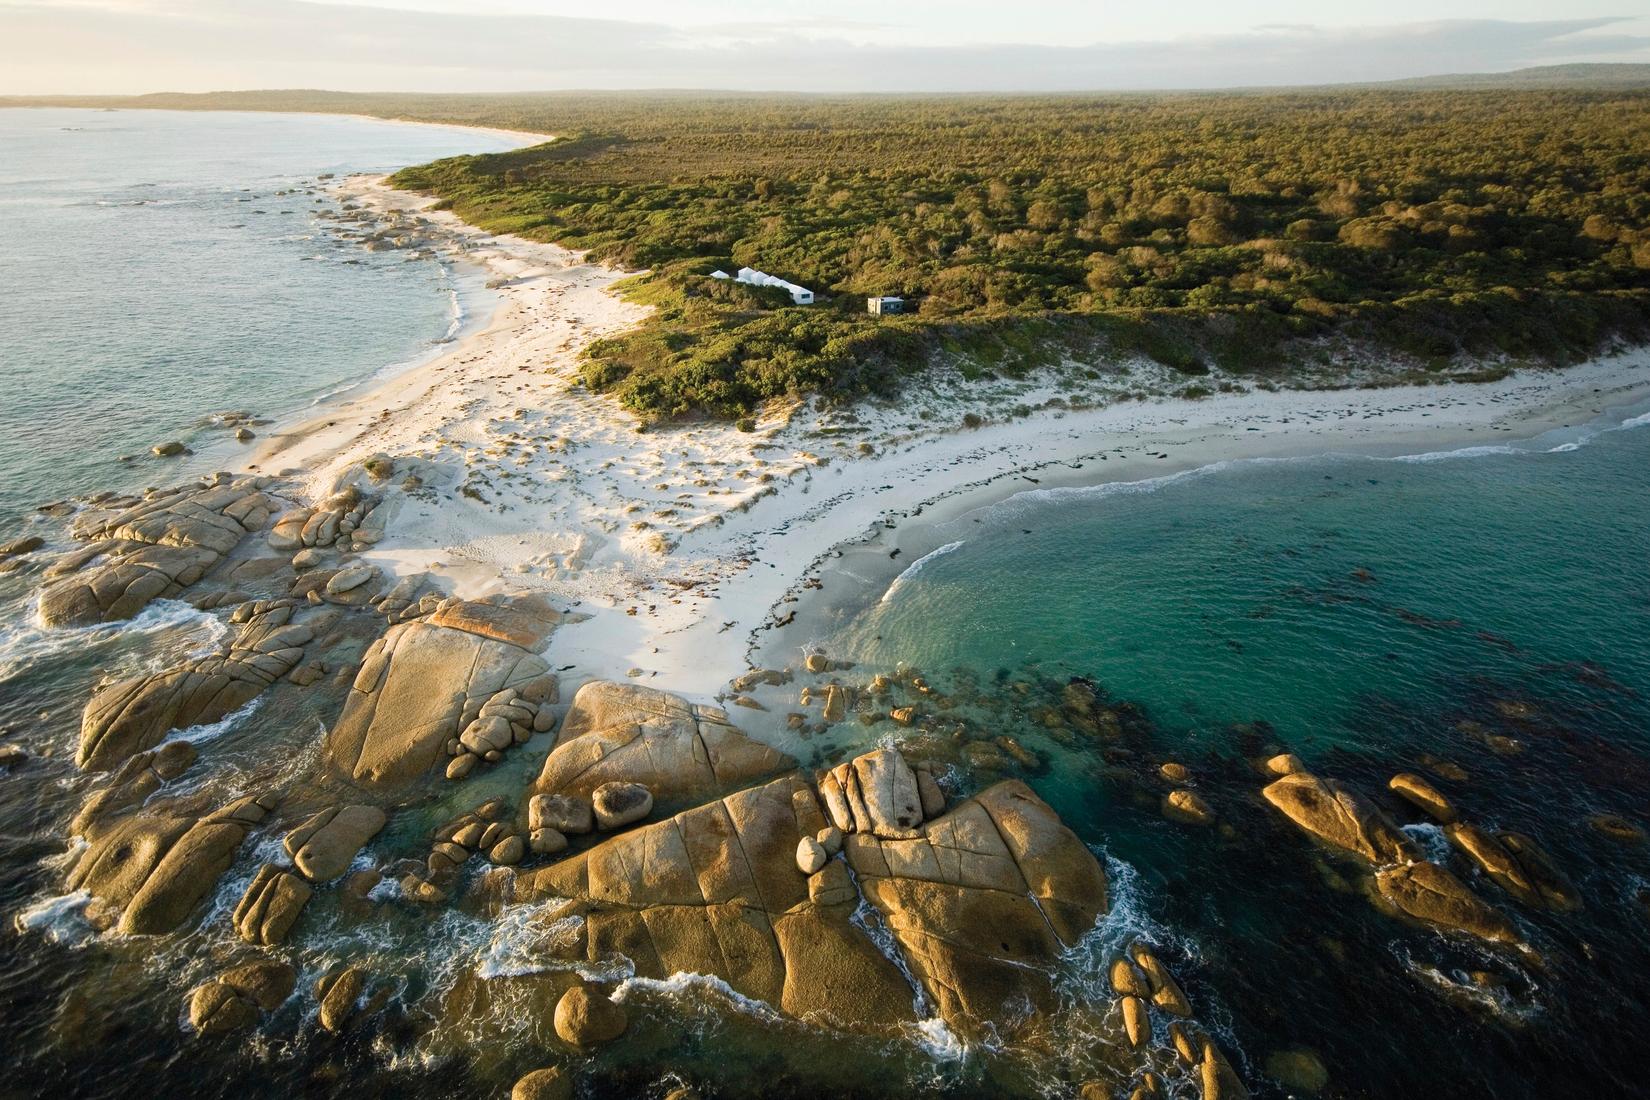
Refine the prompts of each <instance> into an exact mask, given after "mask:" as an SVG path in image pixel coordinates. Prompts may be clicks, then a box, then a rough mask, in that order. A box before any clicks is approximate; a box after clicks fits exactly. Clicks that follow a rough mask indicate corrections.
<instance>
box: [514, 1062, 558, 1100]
mask: <svg viewBox="0 0 1650 1100" xmlns="http://www.w3.org/2000/svg"><path fill="white" fill-rule="evenodd" d="M572 1095H573V1082H572V1080H571V1079H570V1078H569V1077H568V1076H567V1074H566V1073H563V1072H562V1070H561V1068H560V1067H559V1066H549V1067H547V1068H545V1069H536V1070H534V1071H533V1072H531V1073H529V1074H526V1075H525V1076H523V1077H522V1078H521V1079H520V1080H519V1081H517V1082H516V1085H515V1087H514V1088H512V1089H511V1090H510V1100H571V1097H572Z"/></svg>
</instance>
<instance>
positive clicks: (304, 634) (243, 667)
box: [75, 600, 314, 771]
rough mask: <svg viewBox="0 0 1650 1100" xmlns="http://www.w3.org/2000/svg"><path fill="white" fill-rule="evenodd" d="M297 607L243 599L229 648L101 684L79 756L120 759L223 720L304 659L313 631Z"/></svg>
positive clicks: (84, 718)
mask: <svg viewBox="0 0 1650 1100" xmlns="http://www.w3.org/2000/svg"><path fill="white" fill-rule="evenodd" d="M296 610H297V605H296V604H294V603H293V602H292V601H290V600H276V601H271V602H268V603H264V602H259V603H247V604H242V605H241V606H239V607H237V608H236V609H235V611H234V613H233V614H232V616H231V618H230V621H231V622H233V623H238V624H240V631H239V633H238V634H237V635H236V637H235V640H234V641H233V642H232V643H231V644H230V645H229V647H228V648H227V649H226V650H224V651H223V652H221V653H216V654H212V655H209V656H206V657H200V658H197V659H195V660H192V661H189V662H187V663H185V664H182V665H179V666H177V667H175V668H171V669H167V670H166V671H165V672H162V673H159V674H158V675H153V676H134V677H131V678H130V679H126V680H120V681H117V682H115V683H113V684H110V685H108V686H107V687H104V688H102V689H100V690H99V691H98V692H97V693H96V694H95V695H93V696H92V699H91V701H90V702H89V703H87V704H86V709H85V711H84V712H83V713H82V715H81V718H80V745H79V748H78V749H77V750H76V752H75V763H76V764H78V765H79V766H80V767H82V768H85V769H88V770H99V771H100V770H106V769H109V768H113V767H116V766H117V765H119V764H120V763H121V762H122V761H124V760H126V759H127V758H128V757H130V756H132V755H133V754H134V753H139V752H143V751H144V750H146V749H150V748H153V747H154V746H155V745H157V744H159V743H160V742H161V740H162V739H164V738H165V737H166V735H167V734H168V733H170V732H171V731H172V730H175V729H188V728H189V727H191V726H200V725H206V724H209V723H212V722H216V721H219V720H220V719H223V718H225V717H227V716H229V715H230V714H232V713H234V711H236V710H237V709H239V708H240V707H243V706H245V705H246V704H247V703H249V702H251V701H252V700H253V699H255V698H257V697H258V696H259V695H260V694H262V693H263V691H264V690H265V689H266V688H268V687H269V686H270V685H271V684H273V683H274V682H275V681H276V680H278V679H280V678H281V677H282V676H285V675H286V674H287V673H289V672H291V671H292V670H293V669H294V668H295V667H297V665H298V663H299V662H300V661H302V660H303V657H304V649H303V647H304V646H305V645H307V644H308V643H309V642H310V641H311V640H312V639H313V638H314V632H313V631H312V630H311V628H310V627H308V626H306V625H304V624H303V623H300V622H293V615H294V612H295V611H296Z"/></svg>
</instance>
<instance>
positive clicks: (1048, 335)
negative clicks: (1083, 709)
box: [126, 89, 1650, 416]
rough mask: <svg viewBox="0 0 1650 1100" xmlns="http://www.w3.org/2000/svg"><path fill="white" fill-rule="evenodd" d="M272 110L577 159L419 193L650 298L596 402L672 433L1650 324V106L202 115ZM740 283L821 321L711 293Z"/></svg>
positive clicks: (707, 108) (445, 179)
mask: <svg viewBox="0 0 1650 1100" xmlns="http://www.w3.org/2000/svg"><path fill="white" fill-rule="evenodd" d="M175 98H176V97H170V98H168V99H167V101H166V102H161V101H160V100H159V99H158V98H156V97H148V98H147V99H146V100H144V101H126V102H127V103H128V104H130V105H144V104H145V103H146V104H147V105H151V106H171V105H177V104H176V103H174V102H172V99H175ZM254 104H256V106H257V107H258V108H259V109H272V108H273V107H274V106H276V105H283V104H284V105H285V106H287V107H288V108H289V109H301V110H329V111H354V112H360V113H364V114H378V115H386V116H395V117H404V118H419V119H427V120H432V121H435V120H440V121H452V122H463V123H473V124H479V125H488V126H501V127H510V128H515V129H522V130H531V131H538V132H546V133H554V134H557V135H561V140H559V141H557V142H555V143H554V144H550V145H542V146H536V147H533V148H529V149H523V150H518V151H515V152H509V153H501V154H493V155H485V156H470V157H455V158H451V159H448V160H442V161H438V162H436V163H434V164H430V165H425V166H422V167H419V168H412V169H408V170H406V171H404V172H402V173H400V174H399V175H398V176H397V177H396V180H397V182H398V183H399V184H401V185H403V186H407V187H414V188H420V189H425V190H429V191H432V192H434V193H436V194H438V195H440V196H441V198H442V199H443V201H444V203H445V204H446V205H448V206H450V207H451V208H452V209H454V210H455V211H456V212H458V213H459V214H460V215H461V216H462V217H464V218H465V219H466V220H468V221H471V222H473V223H475V224H478V225H482V226H484V227H486V228H489V229H492V230H495V231H508V232H514V233H521V234H524V235H527V236H529V237H533V238H536V239H541V240H553V241H558V242H561V243H563V244H566V245H569V246H571V247H575V248H584V249H590V250H592V251H593V252H594V254H595V255H596V256H597V257H598V258H600V259H603V260H610V261H612V262H615V263H618V264H623V265H628V266H632V267H637V268H644V267H645V268H648V269H649V270H650V272H651V274H650V275H649V276H648V278H647V279H645V280H643V281H642V282H641V283H640V285H638V286H637V287H636V288H635V289H634V290H633V292H632V293H634V294H637V295H639V296H641V297H644V298H645V299H647V300H649V301H652V302H654V303H656V304H657V305H658V306H659V309H658V311H657V313H656V315H655V317H654V319H653V320H652V321H651V322H649V323H648V324H646V325H644V326H643V327H642V328H640V329H638V330H635V331H633V332H631V333H629V334H626V335H623V336H621V337H618V338H615V339H612V340H607V341H604V342H602V343H600V344H598V345H597V346H596V347H595V348H593V349H592V352H591V358H590V362H589V364H588V365H587V368H586V379H587V381H588V382H589V383H590V384H591V385H592V386H594V387H596V388H598V389H603V390H609V391H613V392H615V393H616V394H617V395H618V396H619V397H620V398H621V399H622V400H623V401H624V402H625V403H626V404H627V405H628V406H630V407H631V408H633V409H635V410H636V411H638V412H640V413H643V414H644V415H650V416H660V415H676V414H681V413H687V412H693V411H708V412H714V413H721V414H739V413H743V412H746V411H748V410H750V409H752V408H753V407H755V406H756V405H757V404H758V403H760V402H761V401H763V400H765V399H767V398H771V397H775V396H782V395H789V394H796V393H802V392H818V393H824V394H828V395H842V396H852V395H855V394H860V393H865V392H886V391H888V390H890V389H891V388H892V387H893V386H894V385H895V383H896V382H897V380H898V378H899V376H900V375H901V374H902V373H903V372H906V371H908V370H910V369H911V368H912V367H913V366H919V365H921V364H924V363H926V362H928V361H929V360H930V359H931V357H932V356H933V354H934V353H935V352H936V351H939V350H943V349H954V350H960V351H964V352H967V351H975V352H980V353H982V354H984V355H986V356H987V357H989V358H992V359H994V360H996V361H997V362H998V363H999V364H1000V365H1003V366H1010V367H1012V366H1013V365H1015V364H1016V363H1022V364H1024V363H1031V362H1037V361H1042V360H1044V359H1046V358H1047V357H1048V356H1049V355H1051V354H1056V355H1078V356H1080V355H1084V354H1089V353H1091V352H1092V353H1099V352H1103V351H1105V350H1108V349H1109V350H1112V351H1136V352H1143V353H1145V354H1150V355H1152V356H1154V357H1156V358H1159V359H1161V360H1163V361H1164V362H1167V363H1169V364H1170V365H1172V366H1175V367H1177V368H1179V369H1181V370H1184V371H1187V372H1190V373H1197V372H1200V371H1202V370H1204V369H1206V367H1207V366H1208V365H1209V364H1210V363H1218V364H1220V365H1222V366H1225V367H1228V368H1231V369H1234V370H1239V371H1244V372H1249V373H1257V374H1267V373H1272V372H1281V371H1284V370H1287V369H1288V366H1289V358H1290V355H1291V354H1292V352H1291V350H1290V349H1300V348H1305V347H1308V346H1311V345H1312V344H1314V343H1318V344H1321V343H1323V341H1313V339H1312V338H1316V337H1333V338H1335V339H1336V342H1339V341H1343V340H1344V341H1346V342H1354V343H1356V344H1358V345H1361V346H1365V347H1368V346H1375V347H1384V348H1390V349H1393V350H1395V351H1398V352H1401V353H1404V354H1406V355H1407V356H1409V357H1411V358H1413V359H1416V360H1418V361H1422V362H1428V361H1430V362H1432V363H1435V364H1438V365H1445V364H1449V363H1458V362H1460V361H1462V360H1465V359H1476V358H1482V357H1502V356H1511V357H1518V358H1528V359H1539V360H1545V361H1559V362H1561V361H1566V360H1570V359H1573V358H1575V357H1578V356H1582V355H1585V354H1588V353H1590V352H1592V351H1594V350H1596V349H1597V348H1598V347H1600V346H1601V345H1602V344H1603V343H1604V342H1606V341H1608V340H1611V339H1616V338H1620V337H1626V338H1630V339H1642V338H1644V337H1645V336H1646V329H1647V327H1650V92H1646V91H1641V90H1632V89H1628V90H1603V91H1577V90H1528V91H1506V90H1498V91H1474V90H1452V91H1432V90H1409V89H1403V90H1393V89H1362V90H1325V91H1311V92H1292V93H1238V94H1198V95H1191V94H1187V95H1111V96H1018V97H1005V96H991V97H987V96H899V97H892V96H884V97H855V96H791V95H776V96H763V95H736V94H716V95H704V94H686V93H684V94H659V93H645V94H644V93H635V94H622V95H595V94H589V95H584V94H577V95H575V94H545V95H535V96H347V95H338V94H334V93H308V92H292V93H248V94H247V95H245V96H235V95H229V96H219V97H214V99H213V102H212V105H213V106H217V107H252V106H254ZM196 105H200V103H199V101H196ZM741 265H749V266H752V267H758V268H761V269H762V270H764V271H768V272H772V273H773V274H776V275H780V276H783V277H785V278H787V279H790V280H793V281H795V282H798V283H801V284H803V285H804V286H808V287H811V288H813V289H814V290H816V291H817V292H819V294H820V295H821V302H820V304H818V305H816V306H813V307H795V306H792V305H790V303H789V299H788V298H786V297H784V296H783V294H778V293H775V292H772V291H765V290H758V289H755V288H747V287H744V286H741V285H737V284H729V283H727V282H723V281H718V280H710V279H706V278H704V277H703V276H704V275H705V274H706V273H708V272H710V271H711V270H713V269H715V268H718V267H723V268H728V269H729V270H731V269H732V268H733V267H737V266H741ZM872 294H898V295H903V296H906V297H907V298H908V299H910V301H911V304H912V312H911V313H909V314H907V315H905V316H904V317H900V318H885V319H880V320H879V319H877V318H872V317H869V316H867V315H866V314H865V312H864V301H863V299H864V297H865V296H867V295H872Z"/></svg>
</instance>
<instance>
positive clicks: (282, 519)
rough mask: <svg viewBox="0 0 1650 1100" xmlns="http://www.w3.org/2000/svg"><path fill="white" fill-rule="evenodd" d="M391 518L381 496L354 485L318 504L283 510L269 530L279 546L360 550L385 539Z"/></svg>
mask: <svg viewBox="0 0 1650 1100" xmlns="http://www.w3.org/2000/svg"><path fill="white" fill-rule="evenodd" d="M388 518H389V516H388V511H387V509H386V508H385V506H384V505H383V504H381V503H380V502H379V500H378V498H376V497H373V496H369V495H366V494H363V493H362V492H361V491H360V490H359V489H357V488H355V487H353V486H351V487H348V488H345V489H343V490H341V491H339V492H337V493H334V494H333V495H332V496H330V497H328V498H327V499H326V500H325V501H323V502H322V503H321V504H319V505H318V506H316V507H314V508H293V509H290V510H288V511H285V512H282V513H281V514H280V515H279V516H277V517H276V519H275V524H274V526H273V527H271V528H270V530H269V545H270V547H271V548H272V549H275V550H300V549H303V548H305V547H312V546H320V547H336V548H337V549H339V550H353V551H356V552H360V551H362V550H365V549H367V548H368V547H370V546H373V545H375V544H377V543H378V542H379V541H381V540H382V539H383V537H384V527H385V524H386V521H387V520H388Z"/></svg>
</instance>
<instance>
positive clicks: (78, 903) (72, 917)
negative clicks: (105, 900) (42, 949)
mask: <svg viewBox="0 0 1650 1100" xmlns="http://www.w3.org/2000/svg"><path fill="white" fill-rule="evenodd" d="M91 900H92V895H91V894H89V893H88V892H86V891H85V890H76V891H74V892H73V893H69V894H58V895H55V896H53V897H49V898H42V899H41V900H39V901H37V902H35V903H34V904H33V905H29V906H26V907H24V908H23V909H20V910H18V912H17V915H16V917H14V918H13V922H12V923H13V924H14V926H15V927H16V928H17V931H18V932H19V933H22V934H26V933H30V932H33V933H37V934H39V935H40V936H43V937H44V938H45V939H47V940H49V941H51V942H52V943H61V944H66V945H69V946H73V945H75V944H79V943H84V942H85V941H86V940H88V939H91V938H92V937H94V936H95V935H96V934H97V933H96V932H95V931H94V930H93V928H92V926H91V925H90V924H88V923H87V922H86V918H85V915H84V911H85V908H86V903H87V902H89V901H91Z"/></svg>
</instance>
